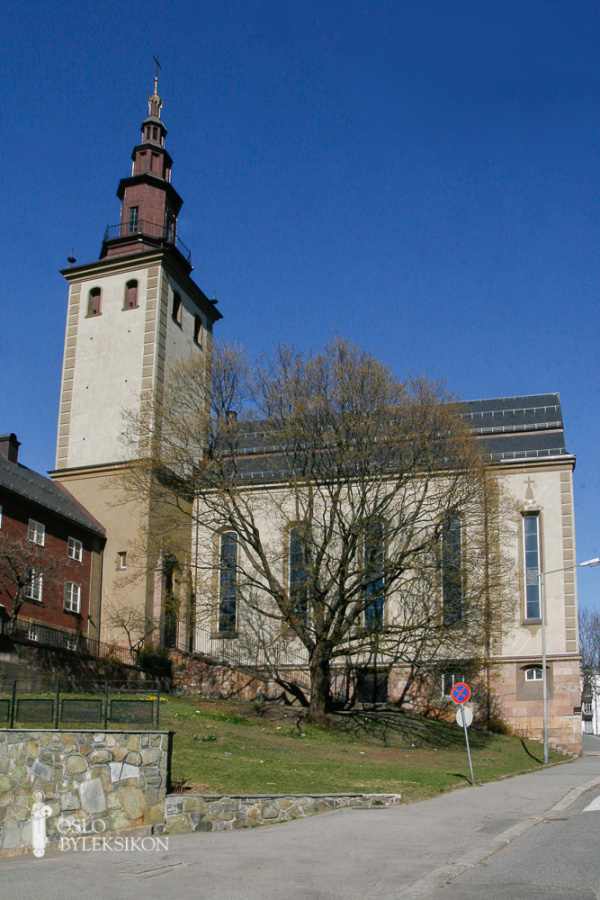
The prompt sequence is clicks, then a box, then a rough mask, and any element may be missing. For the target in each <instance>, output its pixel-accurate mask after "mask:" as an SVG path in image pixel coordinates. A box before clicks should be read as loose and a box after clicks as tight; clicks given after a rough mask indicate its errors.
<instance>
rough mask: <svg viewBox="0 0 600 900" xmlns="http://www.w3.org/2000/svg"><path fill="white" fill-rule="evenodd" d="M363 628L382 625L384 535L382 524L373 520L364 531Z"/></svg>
mask: <svg viewBox="0 0 600 900" xmlns="http://www.w3.org/2000/svg"><path fill="white" fill-rule="evenodd" d="M364 565H365V601H366V602H367V605H366V606H365V626H366V627H367V628H371V629H372V628H377V627H380V626H381V625H382V623H383V607H384V604H385V583H384V570H385V534H384V528H383V522H380V521H378V520H377V519H375V520H374V521H373V522H369V524H368V525H367V527H366V530H365V543H364Z"/></svg>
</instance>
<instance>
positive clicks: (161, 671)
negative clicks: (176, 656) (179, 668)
mask: <svg viewBox="0 0 600 900" xmlns="http://www.w3.org/2000/svg"><path fill="white" fill-rule="evenodd" d="M138 664H139V667H140V669H141V670H142V672H145V673H146V675H148V676H150V678H171V676H172V674H173V664H172V662H171V659H170V657H169V651H168V650H167V648H166V647H151V646H149V645H148V646H147V647H142V649H141V650H140V652H139V654H138Z"/></svg>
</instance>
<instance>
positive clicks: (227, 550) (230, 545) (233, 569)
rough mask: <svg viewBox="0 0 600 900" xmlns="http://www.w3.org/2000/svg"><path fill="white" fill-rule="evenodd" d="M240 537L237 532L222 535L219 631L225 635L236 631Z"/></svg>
mask: <svg viewBox="0 0 600 900" xmlns="http://www.w3.org/2000/svg"><path fill="white" fill-rule="evenodd" d="M237 555H238V536H237V534H236V533H235V531H226V532H225V533H224V534H222V535H221V543H220V547H219V621H218V625H217V627H218V630H219V632H221V633H223V634H231V633H233V632H234V631H235V627H236V618H237V590H238V584H237V580H238V566H237Z"/></svg>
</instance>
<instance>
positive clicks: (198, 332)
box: [194, 316, 202, 344]
mask: <svg viewBox="0 0 600 900" xmlns="http://www.w3.org/2000/svg"><path fill="white" fill-rule="evenodd" d="M194 343H195V344H201V343H202V319H201V318H200V316H194Z"/></svg>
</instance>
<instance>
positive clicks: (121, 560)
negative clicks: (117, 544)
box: [117, 551, 127, 569]
mask: <svg viewBox="0 0 600 900" xmlns="http://www.w3.org/2000/svg"><path fill="white" fill-rule="evenodd" d="M126 568H127V553H125V551H122V552H121V553H117V569H126Z"/></svg>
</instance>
